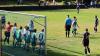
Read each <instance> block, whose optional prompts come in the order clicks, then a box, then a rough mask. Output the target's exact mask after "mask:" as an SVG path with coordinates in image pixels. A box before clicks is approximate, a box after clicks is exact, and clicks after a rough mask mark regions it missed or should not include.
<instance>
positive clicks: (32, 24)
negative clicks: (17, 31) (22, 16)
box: [28, 20, 34, 32]
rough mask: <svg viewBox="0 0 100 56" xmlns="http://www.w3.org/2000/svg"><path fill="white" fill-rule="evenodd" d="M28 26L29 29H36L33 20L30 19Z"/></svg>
mask: <svg viewBox="0 0 100 56" xmlns="http://www.w3.org/2000/svg"><path fill="white" fill-rule="evenodd" d="M28 27H29V31H30V32H32V31H33V29H34V23H33V21H32V20H30V22H29V25H28Z"/></svg>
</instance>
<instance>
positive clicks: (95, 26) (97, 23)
mask: <svg viewBox="0 0 100 56" xmlns="http://www.w3.org/2000/svg"><path fill="white" fill-rule="evenodd" d="M98 25H99V20H98V17H97V16H95V25H94V31H95V32H97V31H98V29H97V26H98Z"/></svg>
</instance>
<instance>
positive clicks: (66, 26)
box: [65, 15, 72, 37]
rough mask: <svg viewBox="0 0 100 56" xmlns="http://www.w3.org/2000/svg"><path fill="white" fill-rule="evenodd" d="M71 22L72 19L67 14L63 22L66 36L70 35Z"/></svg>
mask: <svg viewBox="0 0 100 56" xmlns="http://www.w3.org/2000/svg"><path fill="white" fill-rule="evenodd" d="M71 24H72V20H71V18H70V17H69V15H68V18H66V22H65V30H66V37H69V35H70V28H71Z"/></svg>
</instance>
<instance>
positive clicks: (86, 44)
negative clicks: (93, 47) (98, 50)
mask: <svg viewBox="0 0 100 56" xmlns="http://www.w3.org/2000/svg"><path fill="white" fill-rule="evenodd" d="M89 35H90V33H89V32H88V28H86V32H85V33H84V35H83V36H84V37H83V46H84V47H85V54H86V55H87V51H88V52H89V53H90V48H89Z"/></svg>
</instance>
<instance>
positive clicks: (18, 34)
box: [16, 30, 21, 39]
mask: <svg viewBox="0 0 100 56" xmlns="http://www.w3.org/2000/svg"><path fill="white" fill-rule="evenodd" d="M19 37H21V30H16V38H17V39H18V38H19Z"/></svg>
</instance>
